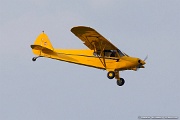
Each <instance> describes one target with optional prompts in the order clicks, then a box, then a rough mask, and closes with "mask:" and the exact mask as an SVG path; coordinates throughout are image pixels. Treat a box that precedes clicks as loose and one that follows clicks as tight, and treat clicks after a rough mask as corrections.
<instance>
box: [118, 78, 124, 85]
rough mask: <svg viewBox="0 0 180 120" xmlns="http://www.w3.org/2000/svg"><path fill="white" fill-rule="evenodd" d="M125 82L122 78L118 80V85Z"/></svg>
mask: <svg viewBox="0 0 180 120" xmlns="http://www.w3.org/2000/svg"><path fill="white" fill-rule="evenodd" d="M124 83H125V80H124V79H123V78H120V80H117V85H118V86H123V85H124Z"/></svg>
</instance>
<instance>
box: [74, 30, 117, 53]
mask: <svg viewBox="0 0 180 120" xmlns="http://www.w3.org/2000/svg"><path fill="white" fill-rule="evenodd" d="M71 32H72V33H74V35H76V36H77V37H78V38H79V39H81V40H82V41H83V42H84V44H85V45H86V46H87V47H88V48H89V49H91V50H95V51H102V50H118V48H117V47H116V46H114V45H113V44H112V43H111V42H109V41H108V40H107V39H106V38H104V37H103V36H102V35H101V34H99V33H98V32H97V31H96V30H94V29H92V28H90V27H85V26H77V27H73V28H72V29H71Z"/></svg>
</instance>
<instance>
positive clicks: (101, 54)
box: [92, 42, 106, 69]
mask: <svg viewBox="0 0 180 120" xmlns="http://www.w3.org/2000/svg"><path fill="white" fill-rule="evenodd" d="M92 44H93V46H94V52H95V53H97V52H98V51H97V49H96V48H97V47H96V45H95V42H92ZM99 47H100V50H101V51H100V56H102V57H100V56H99V55H98V54H97V57H98V58H99V60H100V61H101V63H102V65H103V66H104V67H105V69H106V61H105V56H104V52H103V51H104V49H105V47H106V45H104V47H102V42H100V43H99ZM101 58H102V59H103V60H101Z"/></svg>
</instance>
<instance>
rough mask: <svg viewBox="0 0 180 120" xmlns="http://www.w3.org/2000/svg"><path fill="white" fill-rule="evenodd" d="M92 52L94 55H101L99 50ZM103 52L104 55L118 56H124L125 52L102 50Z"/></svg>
mask: <svg viewBox="0 0 180 120" xmlns="http://www.w3.org/2000/svg"><path fill="white" fill-rule="evenodd" d="M93 54H94V56H101V55H100V54H101V53H100V51H97V52H94V53H93ZM103 54H104V56H105V57H118V56H120V57H122V56H125V54H124V53H123V52H121V51H120V50H104V52H103ZM118 54H119V55H118Z"/></svg>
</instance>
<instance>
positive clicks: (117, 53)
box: [31, 26, 147, 86]
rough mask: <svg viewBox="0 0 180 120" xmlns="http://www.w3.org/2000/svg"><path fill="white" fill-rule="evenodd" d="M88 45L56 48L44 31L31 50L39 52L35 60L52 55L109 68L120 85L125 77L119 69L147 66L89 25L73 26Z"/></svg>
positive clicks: (76, 62) (110, 73)
mask: <svg viewBox="0 0 180 120" xmlns="http://www.w3.org/2000/svg"><path fill="white" fill-rule="evenodd" d="M71 32H72V33H74V35H76V36H77V37H78V38H79V39H80V40H82V41H83V43H84V44H85V45H86V46H87V47H88V48H89V49H75V50H74V49H55V48H53V46H52V44H51V42H50V40H49V38H48V36H47V35H46V34H45V33H44V31H43V32H42V33H41V34H40V35H39V36H38V37H37V39H36V40H35V42H34V44H33V45H31V48H32V52H33V53H34V54H35V55H36V57H33V58H32V60H33V61H36V59H37V58H39V57H45V58H51V59H56V60H60V61H65V62H69V63H74V64H79V65H84V66H88V67H93V68H98V69H103V70H106V71H108V73H107V77H108V78H109V79H113V78H116V80H117V85H118V86H122V85H123V84H124V83H125V81H124V79H123V78H120V75H119V71H124V70H134V71H136V70H138V69H139V68H144V64H146V63H145V60H146V59H147V57H146V58H145V59H144V60H141V59H139V58H135V57H130V56H128V55H127V54H125V53H124V52H122V51H121V50H119V49H118V48H117V47H116V46H114V45H113V44H112V43H110V42H109V41H108V40H107V39H106V38H104V37H103V36H102V35H101V34H99V33H98V32H97V31H96V30H94V29H93V28H90V27H85V26H77V27H73V28H72V29H71Z"/></svg>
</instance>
